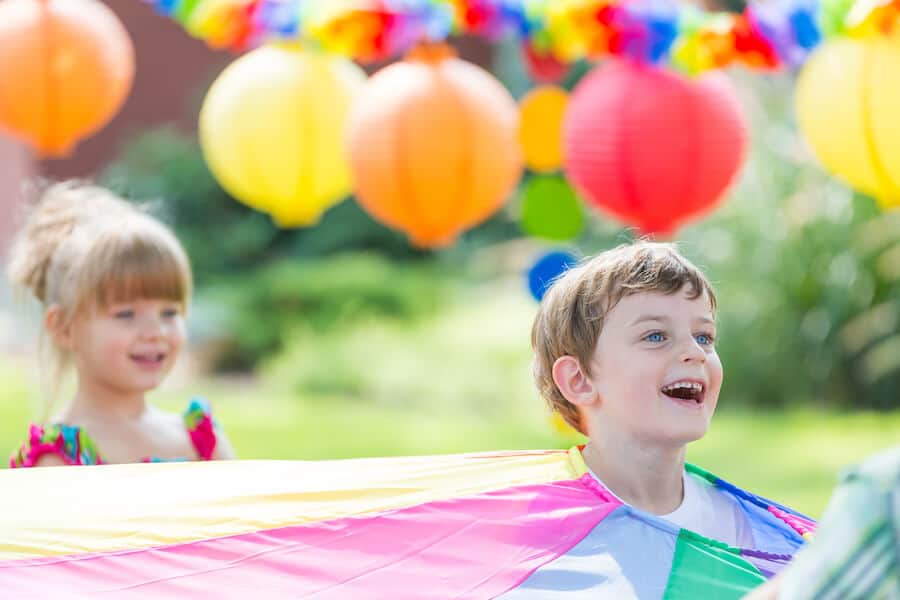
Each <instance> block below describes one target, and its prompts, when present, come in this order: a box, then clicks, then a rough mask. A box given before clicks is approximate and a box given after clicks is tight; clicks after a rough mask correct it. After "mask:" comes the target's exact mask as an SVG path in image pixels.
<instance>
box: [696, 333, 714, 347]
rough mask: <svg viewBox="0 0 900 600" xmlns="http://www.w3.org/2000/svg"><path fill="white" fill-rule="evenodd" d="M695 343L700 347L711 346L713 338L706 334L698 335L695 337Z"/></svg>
mask: <svg viewBox="0 0 900 600" xmlns="http://www.w3.org/2000/svg"><path fill="white" fill-rule="evenodd" d="M696 339H697V343H698V344H700V345H701V346H711V345H712V343H713V336H711V335H709V334H708V333H700V334H697V336H696Z"/></svg>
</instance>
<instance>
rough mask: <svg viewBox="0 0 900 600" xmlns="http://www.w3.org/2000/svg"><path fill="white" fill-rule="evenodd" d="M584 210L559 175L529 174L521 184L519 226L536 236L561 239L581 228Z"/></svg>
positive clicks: (569, 237)
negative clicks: (520, 219)
mask: <svg viewBox="0 0 900 600" xmlns="http://www.w3.org/2000/svg"><path fill="white" fill-rule="evenodd" d="M584 220H585V219H584V210H583V209H582V206H581V202H580V200H579V199H578V196H577V195H576V194H575V190H573V189H572V186H570V185H569V183H568V182H567V181H566V180H565V178H564V177H562V176H561V175H537V176H532V177H529V178H528V180H527V181H526V182H525V183H524V184H523V185H522V230H523V231H524V232H525V233H527V234H528V235H531V236H533V237H536V238H543V239H545V240H553V241H557V242H564V241H568V240H571V239H573V238H575V237H577V236H578V234H580V233H581V230H582V229H584Z"/></svg>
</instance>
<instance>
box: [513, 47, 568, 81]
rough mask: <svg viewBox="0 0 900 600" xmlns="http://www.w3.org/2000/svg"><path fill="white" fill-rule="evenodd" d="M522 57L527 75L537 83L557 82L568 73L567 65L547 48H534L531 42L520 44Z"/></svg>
mask: <svg viewBox="0 0 900 600" xmlns="http://www.w3.org/2000/svg"><path fill="white" fill-rule="evenodd" d="M522 57H523V59H524V63H525V69H526V70H527V71H528V75H529V76H530V77H531V79H532V80H533V81H536V82H538V83H559V82H560V81H562V80H563V79H564V78H565V76H566V75H568V73H569V65H567V64H566V63H564V62H562V61H559V60H557V59H556V57H555V56H553V54H552V53H551V52H550V51H549V50H546V51H540V50H537V49H535V47H534V45H533V44H532V43H531V42H525V43H523V44H522Z"/></svg>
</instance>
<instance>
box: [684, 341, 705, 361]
mask: <svg viewBox="0 0 900 600" xmlns="http://www.w3.org/2000/svg"><path fill="white" fill-rule="evenodd" d="M681 360H682V361H684V362H701V363H703V362H706V351H705V350H704V349H703V348H702V347H701V346H700V344H699V343H697V340H695V339H693V338H691V340H690V341H689V342H688V343H686V344H684V346H683V347H682V350H681Z"/></svg>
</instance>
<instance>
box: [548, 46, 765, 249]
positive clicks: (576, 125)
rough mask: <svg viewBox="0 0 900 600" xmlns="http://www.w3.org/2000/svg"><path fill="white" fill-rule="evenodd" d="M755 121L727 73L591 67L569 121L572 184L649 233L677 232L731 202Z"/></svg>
mask: <svg viewBox="0 0 900 600" xmlns="http://www.w3.org/2000/svg"><path fill="white" fill-rule="evenodd" d="M746 141H747V133H746V125H745V123H744V118H743V116H742V113H741V110H740V106H739V104H738V100H737V97H736V95H735V93H734V90H733V89H732V88H731V87H730V85H729V84H728V81H727V79H725V78H724V77H723V76H721V75H718V74H707V75H703V76H702V77H699V78H697V79H686V78H684V77H682V76H680V75H676V74H675V73H672V72H669V71H664V70H662V69H658V68H655V67H652V66H648V65H640V64H635V63H632V62H628V61H621V60H615V61H611V62H610V63H608V64H607V65H606V66H603V67H600V68H597V69H595V70H594V71H592V72H591V73H590V74H588V75H587V76H586V77H585V78H584V80H582V81H581V83H579V85H578V87H577V88H576V89H575V91H574V92H573V94H572V97H571V99H570V100H569V108H568V111H567V114H566V119H565V122H564V124H563V148H564V153H565V168H566V174H567V176H568V179H569V181H570V182H571V183H572V184H573V185H574V186H575V188H576V190H578V191H579V192H580V194H581V195H582V196H583V197H584V198H585V199H587V200H589V201H590V202H591V203H592V204H593V205H594V206H596V207H597V208H599V209H600V210H602V211H603V212H606V213H608V214H610V215H612V216H614V217H616V218H618V219H620V220H622V221H625V222H626V223H630V224H632V225H635V226H637V227H638V229H639V230H640V232H641V233H643V234H659V235H671V234H672V233H673V232H674V230H675V229H676V228H677V227H679V226H680V225H682V224H684V223H685V222H687V221H688V220H690V219H694V218H697V217H699V216H701V215H703V214H705V213H707V212H709V211H710V210H712V209H713V208H714V207H715V206H716V204H717V203H718V202H719V201H720V200H721V199H722V197H723V195H724V193H725V190H726V188H727V187H728V186H729V184H730V183H731V182H732V181H733V180H734V178H735V175H736V174H737V172H738V170H739V168H740V166H741V164H742V162H743V159H744V155H745V149H746Z"/></svg>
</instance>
